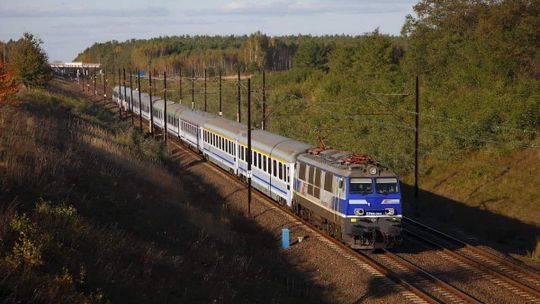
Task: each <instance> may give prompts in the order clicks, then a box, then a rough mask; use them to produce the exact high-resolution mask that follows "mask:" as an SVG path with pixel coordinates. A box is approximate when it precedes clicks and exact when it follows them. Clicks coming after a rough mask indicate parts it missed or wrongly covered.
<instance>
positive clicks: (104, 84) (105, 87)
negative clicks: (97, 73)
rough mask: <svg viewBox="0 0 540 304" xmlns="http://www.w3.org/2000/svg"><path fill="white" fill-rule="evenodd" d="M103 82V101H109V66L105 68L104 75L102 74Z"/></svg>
mask: <svg viewBox="0 0 540 304" xmlns="http://www.w3.org/2000/svg"><path fill="white" fill-rule="evenodd" d="M101 79H102V82H103V102H104V103H106V102H107V84H106V83H107V68H105V69H103V75H101Z"/></svg>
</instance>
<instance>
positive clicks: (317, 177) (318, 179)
mask: <svg viewBox="0 0 540 304" xmlns="http://www.w3.org/2000/svg"><path fill="white" fill-rule="evenodd" d="M313 184H314V185H315V186H317V187H320V186H321V169H319V168H317V169H316V170H315V181H314V182H313Z"/></svg>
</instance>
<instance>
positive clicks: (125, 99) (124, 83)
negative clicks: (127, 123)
mask: <svg viewBox="0 0 540 304" xmlns="http://www.w3.org/2000/svg"><path fill="white" fill-rule="evenodd" d="M122 71H123V73H124V81H122V84H123V85H124V101H126V103H127V88H126V69H125V68H122ZM122 105H123V104H122ZM128 113H129V106H126V111H125V114H126V118H127V115H128Z"/></svg>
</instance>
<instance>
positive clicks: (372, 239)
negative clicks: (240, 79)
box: [112, 86, 402, 249]
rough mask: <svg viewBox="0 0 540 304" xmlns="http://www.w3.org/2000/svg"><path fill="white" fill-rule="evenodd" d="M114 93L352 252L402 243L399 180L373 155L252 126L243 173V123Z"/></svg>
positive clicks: (123, 91)
mask: <svg viewBox="0 0 540 304" xmlns="http://www.w3.org/2000/svg"><path fill="white" fill-rule="evenodd" d="M139 95H140V98H139ZM112 96H113V100H114V102H115V103H116V104H117V105H118V106H119V107H121V108H122V109H124V110H130V108H131V111H132V113H133V114H134V115H139V114H140V115H141V116H142V117H143V118H144V119H145V120H147V121H148V124H151V123H153V124H154V125H155V126H156V127H158V128H161V129H162V130H163V128H164V126H165V120H166V122H167V123H166V126H167V132H168V134H170V135H171V136H173V137H175V138H177V139H178V140H179V141H181V142H183V143H184V144H185V145H187V146H189V147H190V148H191V149H193V150H194V151H196V152H198V153H199V154H201V155H202V156H203V157H204V158H205V159H206V160H208V161H210V162H212V163H214V164H215V165H217V166H219V167H221V168H223V169H224V170H226V171H228V172H230V173H231V174H233V175H236V176H237V177H238V178H240V179H242V180H247V178H248V175H250V177H251V180H252V186H253V187H254V188H256V189H257V190H259V191H260V192H261V193H263V194H264V195H266V196H268V197H270V198H271V199H272V200H274V201H276V202H277V203H279V204H281V205H284V206H286V207H288V208H290V210H292V211H293V212H294V213H296V214H297V215H298V216H300V217H301V218H303V219H304V220H306V221H308V222H310V223H312V224H313V225H315V226H316V227H318V228H319V229H321V230H323V231H325V232H326V233H327V234H329V235H331V236H332V237H334V238H336V239H338V240H340V241H341V242H343V243H345V244H347V245H348V246H350V247H351V248H353V249H378V248H388V247H392V246H395V245H398V244H400V243H401V241H402V237H401V221H402V197H401V189H400V188H401V187H400V181H399V177H398V176H397V175H396V174H395V173H394V172H393V171H391V170H390V169H389V168H387V167H385V166H383V165H381V164H380V163H379V162H378V161H376V160H375V159H374V158H372V157H370V156H366V155H357V154H355V153H353V152H349V151H341V150H336V149H331V148H325V147H312V146H311V145H308V144H306V143H303V142H300V141H297V140H294V139H290V138H287V137H284V136H281V135H278V134H274V133H271V132H268V131H264V130H259V129H254V130H252V155H251V162H252V166H251V173H249V172H248V170H247V167H248V163H247V162H248V147H247V146H248V143H247V126H246V125H245V124H241V123H239V122H236V121H231V120H228V119H226V118H224V117H222V116H219V115H216V114H212V113H208V112H204V111H200V110H196V109H192V108H191V107H189V106H186V105H183V104H181V103H176V102H172V101H167V111H166V117H164V116H165V111H164V110H165V109H164V106H165V102H164V100H163V99H161V98H160V97H157V96H152V97H154V99H153V100H151V96H149V94H147V93H144V92H139V91H138V90H137V89H133V90H132V88H130V87H127V86H125V87H124V86H115V87H114V88H113V95H112ZM132 98H133V99H132ZM150 103H152V108H150ZM151 116H152V117H151Z"/></svg>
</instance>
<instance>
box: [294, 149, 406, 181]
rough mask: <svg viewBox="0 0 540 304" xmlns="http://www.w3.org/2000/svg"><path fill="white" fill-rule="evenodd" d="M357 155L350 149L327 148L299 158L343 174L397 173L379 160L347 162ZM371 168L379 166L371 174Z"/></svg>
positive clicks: (377, 175)
mask: <svg viewBox="0 0 540 304" xmlns="http://www.w3.org/2000/svg"><path fill="white" fill-rule="evenodd" d="M355 156H356V155H355V154H354V153H353V152H350V151H341V150H334V149H327V150H323V151H320V152H319V153H318V154H314V153H305V154H302V155H299V156H298V160H299V161H302V162H304V163H307V164H309V165H313V166H316V167H319V168H321V169H323V170H326V171H330V172H333V173H335V174H337V175H341V176H351V177H390V176H396V174H395V173H394V172H392V171H390V170H389V169H388V168H386V167H384V166H382V165H380V164H379V163H378V162H376V161H373V162H366V163H347V159H350V158H351V157H355ZM371 168H377V173H375V174H371V173H370V172H369V171H370V169H371Z"/></svg>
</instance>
